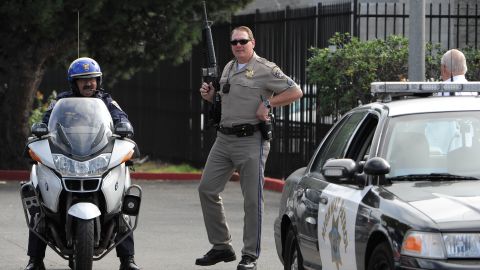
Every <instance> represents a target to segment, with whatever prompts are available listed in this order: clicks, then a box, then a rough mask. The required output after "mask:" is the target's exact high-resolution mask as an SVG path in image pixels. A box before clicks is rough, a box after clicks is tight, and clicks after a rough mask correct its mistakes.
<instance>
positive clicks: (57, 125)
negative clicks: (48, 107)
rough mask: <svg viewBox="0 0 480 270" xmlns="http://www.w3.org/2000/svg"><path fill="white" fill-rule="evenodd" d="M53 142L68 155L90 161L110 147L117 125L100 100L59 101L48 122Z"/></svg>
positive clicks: (64, 99)
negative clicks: (108, 145)
mask: <svg viewBox="0 0 480 270" xmlns="http://www.w3.org/2000/svg"><path fill="white" fill-rule="evenodd" d="M48 130H49V131H50V134H51V138H50V141H51V142H52V143H53V144H54V145H55V146H56V147H58V148H59V149H61V151H62V152H64V153H65V154H67V155H74V156H78V157H86V156H89V155H92V154H95V153H96V152H98V151H99V150H101V149H102V148H103V147H105V146H106V145H107V144H108V139H109V138H110V137H111V136H112V133H113V132H112V130H113V121H112V117H111V116H110V112H109V111H108V109H107V106H105V103H104V102H103V101H102V100H101V99H98V98H63V99H60V100H58V101H57V103H56V104H55V106H54V108H53V110H52V113H51V115H50V120H49V122H48Z"/></svg>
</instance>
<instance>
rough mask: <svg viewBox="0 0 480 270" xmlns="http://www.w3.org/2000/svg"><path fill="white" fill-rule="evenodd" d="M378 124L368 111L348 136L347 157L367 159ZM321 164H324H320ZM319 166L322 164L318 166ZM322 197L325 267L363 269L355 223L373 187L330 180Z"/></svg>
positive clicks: (321, 249) (320, 237) (320, 239)
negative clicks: (359, 256) (357, 262)
mask: <svg viewBox="0 0 480 270" xmlns="http://www.w3.org/2000/svg"><path fill="white" fill-rule="evenodd" d="M377 124H378V115H377V114H376V113H368V114H366V115H365V117H364V118H363V119H362V122H361V123H360V124H359V125H358V126H357V128H356V130H355V132H353V133H351V136H350V137H349V138H348V139H347V140H348V141H349V144H348V145H347V147H346V148H344V149H343V153H344V156H341V157H343V158H350V159H353V160H355V161H356V162H357V163H358V162H361V161H363V160H366V159H367V158H368V157H367V155H368V151H369V149H370V145H371V142H372V139H373V135H374V133H375V129H376V127H377ZM319 165H320V164H319ZM322 166H323V165H322ZM317 169H318V167H317ZM321 181H325V182H327V183H328V184H326V186H325V188H324V189H323V190H322V193H321V196H320V199H319V201H320V203H319V207H318V219H317V224H318V226H317V233H318V235H317V237H318V247H319V253H320V257H321V260H322V267H323V269H345V270H347V269H348V270H353V269H363V266H360V267H358V268H357V265H356V256H357V254H356V247H355V223H356V220H357V214H358V213H357V212H358V206H359V203H360V201H361V200H362V198H363V197H364V196H365V194H367V192H368V191H369V190H370V188H371V186H366V187H364V185H362V184H360V183H358V182H355V181H350V182H348V181H347V182H341V183H335V182H328V181H326V180H325V179H323V180H321Z"/></svg>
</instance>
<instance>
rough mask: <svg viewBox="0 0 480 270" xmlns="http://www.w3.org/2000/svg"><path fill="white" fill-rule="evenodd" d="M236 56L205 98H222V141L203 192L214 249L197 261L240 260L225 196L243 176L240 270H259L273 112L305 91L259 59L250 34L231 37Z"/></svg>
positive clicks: (243, 30)
mask: <svg viewBox="0 0 480 270" xmlns="http://www.w3.org/2000/svg"><path fill="white" fill-rule="evenodd" d="M230 44H231V49H232V53H233V55H234V56H235V58H234V59H233V60H231V61H230V62H229V63H227V65H226V66H225V68H224V69H223V72H222V75H221V77H220V80H219V86H217V87H219V89H217V88H216V87H214V84H212V83H211V82H210V83H206V82H204V83H203V84H202V86H201V88H200V94H201V96H202V98H203V99H204V100H206V101H208V102H210V103H212V102H213V101H214V100H215V95H219V96H220V98H221V115H219V117H218V119H219V122H218V123H217V138H216V140H215V143H214V145H213V147H212V149H211V150H210V154H209V155H208V159H207V162H206V164H205V169H204V171H203V175H202V179H201V182H200V185H199V187H198V191H199V195H200V202H201V206H202V212H203V217H204V221H205V226H206V229H207V235H208V240H209V241H210V243H211V244H212V249H211V250H210V251H208V253H206V254H205V255H204V256H203V257H201V258H198V259H197V260H196V262H195V263H196V264H197V265H203V266H206V265H213V264H216V263H218V262H222V261H224V262H229V261H234V260H236V255H235V252H234V251H233V248H232V246H231V241H232V239H231V235H230V232H229V229H228V225H227V222H226V220H225V211H224V208H223V203H222V198H221V197H220V193H221V192H222V191H223V189H224V187H225V184H226V183H227V182H228V180H229V179H230V177H231V176H232V173H233V172H234V171H235V170H237V171H238V172H239V174H240V185H241V189H242V193H243V197H244V211H245V217H244V227H243V244H244V245H243V249H242V251H241V253H242V258H241V260H240V263H239V264H238V267H237V270H243V269H256V264H257V262H256V261H257V259H258V257H259V256H260V242H261V235H262V234H261V230H262V214H263V183H264V169H265V162H266V160H267V156H268V153H269V150H270V142H269V141H270V139H271V138H272V134H271V131H272V130H271V123H270V121H271V120H272V119H270V118H271V115H270V110H271V108H272V107H280V106H285V105H288V104H290V103H292V102H294V101H295V100H298V99H299V98H301V97H302V95H303V93H302V91H301V89H300V87H299V86H298V85H297V84H296V83H295V82H294V81H293V80H292V79H290V78H289V77H288V76H286V75H285V74H283V72H282V71H281V70H280V68H279V67H278V66H277V65H276V64H274V63H272V62H269V61H267V60H266V59H264V58H261V57H259V56H258V55H257V54H256V53H255V51H254V48H255V39H254V37H253V33H252V31H251V30H250V28H248V27H246V26H239V27H236V28H235V29H233V31H232V32H231V36H230Z"/></svg>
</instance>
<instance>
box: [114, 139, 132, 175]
mask: <svg viewBox="0 0 480 270" xmlns="http://www.w3.org/2000/svg"><path fill="white" fill-rule="evenodd" d="M134 148H135V144H134V143H132V142H130V141H129V140H118V139H117V140H115V144H114V146H113V151H112V156H111V157H110V163H109V164H108V169H111V168H113V167H115V166H117V165H119V164H120V163H122V161H123V159H124V158H125V156H126V155H128V153H130V151H132V150H133V149H134Z"/></svg>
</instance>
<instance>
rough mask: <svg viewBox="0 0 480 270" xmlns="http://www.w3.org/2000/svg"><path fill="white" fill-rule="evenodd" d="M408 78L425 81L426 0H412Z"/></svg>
mask: <svg viewBox="0 0 480 270" xmlns="http://www.w3.org/2000/svg"><path fill="white" fill-rule="evenodd" d="M409 21H410V25H409V31H408V32H409V33H408V36H409V43H408V79H409V81H411V82H413V81H425V0H410V19H409Z"/></svg>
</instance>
